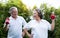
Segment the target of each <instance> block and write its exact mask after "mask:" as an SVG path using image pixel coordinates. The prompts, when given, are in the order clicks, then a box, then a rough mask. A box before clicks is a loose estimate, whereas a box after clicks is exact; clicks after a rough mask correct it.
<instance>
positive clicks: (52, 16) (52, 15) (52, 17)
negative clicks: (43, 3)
mask: <svg viewBox="0 0 60 38" xmlns="http://www.w3.org/2000/svg"><path fill="white" fill-rule="evenodd" d="M50 18H51V19H52V20H53V19H55V14H54V12H52V14H51V16H50Z"/></svg>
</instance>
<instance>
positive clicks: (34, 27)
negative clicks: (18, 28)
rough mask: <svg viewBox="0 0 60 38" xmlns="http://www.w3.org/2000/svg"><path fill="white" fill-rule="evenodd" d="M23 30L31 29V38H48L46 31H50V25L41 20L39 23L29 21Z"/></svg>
mask: <svg viewBox="0 0 60 38" xmlns="http://www.w3.org/2000/svg"><path fill="white" fill-rule="evenodd" d="M24 28H27V29H28V30H29V29H31V31H32V32H31V34H33V38H48V30H51V24H50V23H49V22H48V21H46V20H43V19H41V21H40V22H39V23H38V22H37V21H36V20H31V21H30V22H29V23H28V25H26V26H24Z"/></svg>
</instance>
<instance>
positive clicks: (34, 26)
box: [4, 7, 55, 38]
mask: <svg viewBox="0 0 60 38" xmlns="http://www.w3.org/2000/svg"><path fill="white" fill-rule="evenodd" d="M9 13H10V14H11V16H10V17H9V24H6V21H5V23H4V28H5V30H6V31H7V30H8V36H7V38H23V36H24V35H25V34H27V36H28V37H29V38H48V30H50V31H53V30H54V27H55V19H53V20H51V21H52V23H51V24H50V23H49V22H48V21H47V20H44V19H42V17H43V15H42V12H41V10H40V9H34V10H33V18H34V19H33V20H30V22H28V23H26V21H25V19H24V18H23V17H22V16H18V9H17V8H16V7H11V8H10V9H9ZM22 26H23V28H22ZM22 29H23V31H22ZM30 29H31V34H29V32H28V30H30Z"/></svg>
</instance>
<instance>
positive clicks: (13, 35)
mask: <svg viewBox="0 0 60 38" xmlns="http://www.w3.org/2000/svg"><path fill="white" fill-rule="evenodd" d="M9 19H10V21H9V26H8V28H9V30H8V37H7V38H22V25H24V26H25V25H26V21H25V20H24V18H23V17H21V16H17V19H14V18H12V16H10V17H9Z"/></svg>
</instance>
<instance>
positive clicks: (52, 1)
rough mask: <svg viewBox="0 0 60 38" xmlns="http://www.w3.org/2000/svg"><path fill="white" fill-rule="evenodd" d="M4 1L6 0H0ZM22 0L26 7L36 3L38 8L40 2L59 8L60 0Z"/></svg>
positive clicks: (31, 6)
mask: <svg viewBox="0 0 60 38" xmlns="http://www.w3.org/2000/svg"><path fill="white" fill-rule="evenodd" d="M0 1H3V3H5V2H6V1H7V0H0ZM22 2H23V3H24V4H25V5H26V6H27V8H31V9H32V8H33V6H34V5H36V6H37V7H38V8H39V7H40V5H41V4H43V3H46V4H47V5H48V7H50V6H53V7H55V8H59V6H60V0H22Z"/></svg>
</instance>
